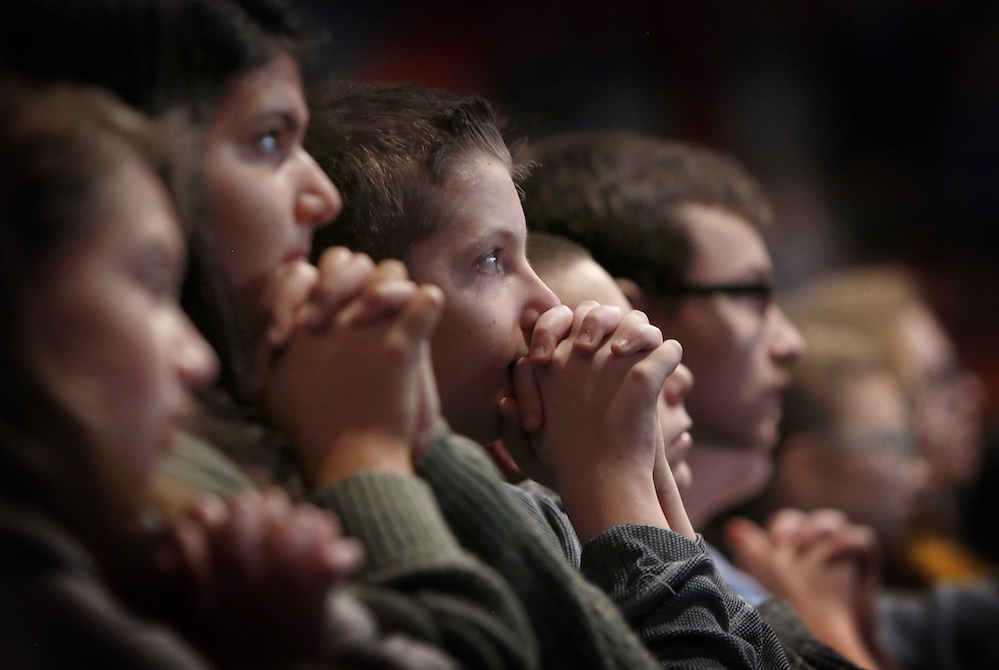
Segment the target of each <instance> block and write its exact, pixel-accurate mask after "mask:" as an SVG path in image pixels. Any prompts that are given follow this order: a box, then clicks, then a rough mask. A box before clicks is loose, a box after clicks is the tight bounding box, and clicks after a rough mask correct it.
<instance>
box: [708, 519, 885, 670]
mask: <svg viewBox="0 0 999 670" xmlns="http://www.w3.org/2000/svg"><path fill="white" fill-rule="evenodd" d="M725 537H726V541H727V542H728V545H729V547H730V548H731V551H732V555H733V563H734V564H735V565H736V566H737V567H738V568H740V569H741V570H744V571H745V572H747V573H749V574H751V575H752V576H753V577H755V578H756V579H757V580H758V581H759V582H760V583H761V584H763V586H764V587H766V588H767V589H768V590H769V591H770V592H771V593H773V594H774V595H775V596H777V597H780V598H783V599H785V600H787V601H788V602H789V603H790V604H791V606H792V607H793V608H794V609H795V611H796V612H797V613H798V615H799V616H800V617H801V618H802V620H803V621H804V622H805V623H806V624H807V625H808V627H809V628H810V629H811V630H812V632H813V633H814V634H815V636H816V637H817V638H819V639H820V640H822V641H823V642H825V643H826V644H828V645H829V646H831V647H833V648H834V649H836V650H837V651H839V652H840V653H841V654H843V655H844V656H846V657H847V658H849V659H850V660H851V661H853V662H854V663H856V664H857V665H859V666H861V667H864V668H874V669H875V670H888V669H889V668H893V667H894V664H893V662H892V661H891V660H890V659H889V658H888V657H887V655H886V654H885V652H884V651H883V649H882V647H881V645H880V643H879V642H878V639H877V634H876V627H875V621H874V616H875V610H874V607H875V603H874V595H875V590H876V586H877V583H878V579H879V576H878V566H879V556H878V550H877V542H876V538H875V535H874V532H873V531H872V530H871V529H869V528H867V527H865V526H858V525H854V524H851V523H849V521H848V520H847V518H846V516H845V515H843V514H842V513H841V512H838V511H836V510H818V511H815V512H810V513H804V512H800V511H798V510H791V509H786V510H780V511H778V512H776V513H775V514H774V515H773V516H772V517H771V518H770V520H769V522H768V524H767V526H766V528H761V527H759V526H757V525H756V524H755V523H753V522H751V521H749V520H747V519H742V518H736V519H732V520H730V521H729V523H728V524H727V525H726V527H725Z"/></svg>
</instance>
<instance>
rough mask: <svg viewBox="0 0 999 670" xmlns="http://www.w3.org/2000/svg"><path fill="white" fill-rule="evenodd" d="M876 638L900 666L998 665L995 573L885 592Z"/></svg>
mask: <svg viewBox="0 0 999 670" xmlns="http://www.w3.org/2000/svg"><path fill="white" fill-rule="evenodd" d="M878 620H879V621H878V623H879V626H880V633H881V639H882V641H883V643H884V645H885V648H886V649H887V651H888V653H890V654H892V656H894V658H895V659H897V660H898V662H899V664H900V665H901V666H902V667H903V668H904V669H905V670H986V669H988V670H994V669H995V668H999V574H996V575H993V576H992V577H991V578H986V579H981V580H979V581H976V582H973V583H970V584H955V585H948V586H939V587H936V588H935V589H933V590H932V591H929V592H926V593H918V594H902V593H894V592H886V593H885V594H883V595H882V596H881V598H880V599H879V602H878Z"/></svg>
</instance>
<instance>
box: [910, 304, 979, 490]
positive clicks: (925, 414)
mask: <svg viewBox="0 0 999 670" xmlns="http://www.w3.org/2000/svg"><path fill="white" fill-rule="evenodd" d="M895 332H896V340H897V346H896V358H897V361H896V363H897V365H898V368H899V370H900V374H901V377H902V380H903V383H904V384H905V386H906V388H907V389H908V390H909V393H910V396H911V399H912V404H913V409H914V411H915V421H916V431H917V436H918V439H919V444H920V449H921V451H922V454H923V456H924V457H925V458H926V459H927V461H928V462H929V464H930V466H931V469H932V481H933V486H934V488H937V489H941V490H943V489H950V488H953V487H954V486H960V485H962V484H967V483H969V482H970V481H971V480H972V478H973V477H974V476H975V474H976V473H977V472H978V469H979V466H980V463H981V458H982V449H983V446H984V438H983V418H982V405H983V402H984V385H983V383H982V381H981V379H979V378H978V376H977V375H975V374H973V373H971V372H969V371H967V370H964V369H962V368H961V366H960V365H959V363H958V360H957V353H956V351H955V350H954V345H953V342H952V341H951V340H950V338H949V337H948V335H947V333H946V332H945V331H944V329H943V326H942V325H941V324H940V322H939V321H938V320H937V318H936V317H935V316H934V315H933V313H932V312H931V311H930V310H929V309H928V308H927V307H925V306H922V305H913V306H912V307H910V308H909V309H907V310H906V311H905V312H903V313H902V315H901V316H900V317H899V319H898V324H897V326H896V330H895Z"/></svg>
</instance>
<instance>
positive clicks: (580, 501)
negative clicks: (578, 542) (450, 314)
mask: <svg viewBox="0 0 999 670" xmlns="http://www.w3.org/2000/svg"><path fill="white" fill-rule="evenodd" d="M596 307H597V306H596V304H595V303H592V302H591V303H584V304H582V305H580V306H579V307H578V308H577V309H576V311H575V313H574V315H573V320H572V324H571V327H570V329H569V336H568V337H567V338H565V339H562V340H561V341H560V342H559V343H558V344H557V346H556V347H555V348H554V351H553V352H552V354H551V356H550V360H549V362H548V363H547V364H545V365H538V364H535V363H534V362H533V361H532V360H528V359H522V360H521V361H520V362H519V363H518V364H517V366H516V368H515V386H516V392H517V402H516V403H511V402H505V403H504V405H505V407H504V408H503V411H504V414H505V415H507V416H508V418H513V419H516V418H519V407H518V405H519V406H524V407H533V406H536V405H538V404H540V405H541V406H542V407H543V417H544V419H543V426H542V427H541V428H540V430H536V431H531V432H529V433H527V435H526V436H527V437H528V440H529V441H528V446H529V450H527V451H526V453H525V450H524V449H523V442H522V438H523V434H521V435H520V436H518V435H517V434H515V433H514V430H515V429H516V428H519V426H516V423H517V422H516V421H512V422H509V423H511V430H510V433H511V434H512V435H511V437H510V438H509V439H508V437H507V436H506V435H505V436H504V443H505V444H507V446H508V448H509V449H510V451H511V453H513V454H514V458H515V459H516V460H517V462H518V464H519V465H521V467H522V468H524V469H525V472H527V474H529V475H530V476H532V477H540V478H542V479H541V481H542V482H543V483H547V484H549V485H551V486H552V487H553V488H554V489H555V490H556V491H558V492H559V494H560V495H561V496H562V498H563V503H564V504H565V505H566V510H567V512H568V513H569V516H570V518H571V519H572V521H573V524H574V525H575V526H576V530H577V532H578V533H579V535H580V537H581V539H583V540H584V541H585V540H586V539H588V538H589V537H592V536H593V535H595V534H596V533H598V532H601V531H602V530H605V529H606V528H609V527H610V526H611V525H615V524H617V523H647V524H649V525H660V526H664V527H667V528H669V527H670V525H669V523H668V522H667V520H666V517H665V515H664V512H663V509H662V506H661V505H660V502H659V498H658V496H657V493H656V486H655V480H654V473H655V470H656V463H657V455H658V454H661V453H662V452H663V435H662V430H661V427H660V425H659V417H658V411H657V403H658V398H659V394H660V392H661V391H662V387H663V383H664V382H665V380H666V377H667V376H669V374H670V373H672V372H673V370H674V369H675V368H676V366H677V365H678V364H679V362H680V355H681V353H682V352H681V348H680V346H679V344H677V343H676V342H675V341H668V342H665V343H664V342H663V341H662V335H661V333H659V331H658V329H653V327H651V326H649V324H648V319H647V318H646V317H645V315H644V314H643V313H642V312H638V311H631V312H629V313H627V314H626V315H624V317H623V318H622V319H621V322H620V324H618V325H617V326H616V327H614V328H606V327H605V326H604V325H603V324H604V323H606V321H605V319H607V318H608V316H609V315H610V316H613V314H611V311H610V310H600V311H598V312H597V313H596V314H594V316H593V317H591V318H589V319H588V318H587V317H588V316H589V315H590V313H591V312H592V311H594V310H595V309H596ZM617 313H620V312H619V311H618V312H617ZM599 332H603V333H609V334H607V335H604V336H602V337H601V338H600V341H599V342H597V343H596V345H597V346H596V347H595V350H593V353H590V351H591V350H592V349H593V347H592V345H593V342H592V340H593V339H594V334H595V333H599ZM622 340H624V345H625V346H623V347H622V344H621V341H622ZM636 343H641V348H642V349H643V350H640V351H639V352H637V353H630V354H625V355H619V354H618V353H617V352H622V353H623V352H627V351H629V350H630V349H629V347H631V346H635V345H636ZM512 410H517V412H514V411H512ZM528 414H529V412H528ZM533 418H534V417H531V416H529V417H528V421H526V422H524V423H526V424H528V425H531V426H532V427H533V426H535V425H537V423H532V419H533ZM518 438H520V439H518ZM511 444H513V445H515V446H512V447H511V446H510V445H511ZM532 460H533V463H532V462H531V461H532ZM522 461H523V462H522Z"/></svg>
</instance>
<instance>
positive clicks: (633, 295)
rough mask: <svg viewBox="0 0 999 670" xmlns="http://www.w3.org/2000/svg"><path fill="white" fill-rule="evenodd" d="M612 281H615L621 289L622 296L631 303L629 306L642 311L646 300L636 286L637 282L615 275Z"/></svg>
mask: <svg viewBox="0 0 999 670" xmlns="http://www.w3.org/2000/svg"><path fill="white" fill-rule="evenodd" d="M614 281H615V283H617V287H618V288H619V289H621V292H622V293H624V297H625V298H627V299H628V302H630V303H631V306H632V307H633V308H634V309H639V310H642V311H643V312H644V311H645V307H646V304H647V302H648V301H647V300H646V299H645V295H644V294H643V293H642V289H640V288H638V284H636V283H635V282H633V281H631V280H630V279H625V278H624V277H617V278H616V279H614Z"/></svg>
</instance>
